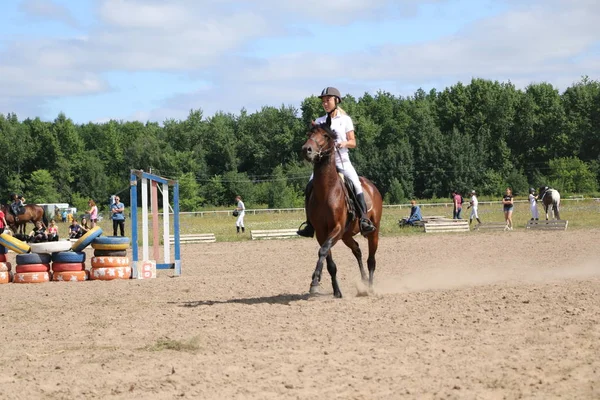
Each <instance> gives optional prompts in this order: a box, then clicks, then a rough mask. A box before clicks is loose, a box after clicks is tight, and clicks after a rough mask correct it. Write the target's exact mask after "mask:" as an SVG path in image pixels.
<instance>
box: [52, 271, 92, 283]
mask: <svg viewBox="0 0 600 400" xmlns="http://www.w3.org/2000/svg"><path fill="white" fill-rule="evenodd" d="M88 278H89V273H88V271H62V272H55V273H53V274H52V280H53V281H61V282H83V281H87V280H88Z"/></svg>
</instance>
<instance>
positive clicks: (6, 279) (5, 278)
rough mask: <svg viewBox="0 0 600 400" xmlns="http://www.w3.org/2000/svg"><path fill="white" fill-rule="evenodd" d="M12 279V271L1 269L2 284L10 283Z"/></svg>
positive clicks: (0, 282)
mask: <svg viewBox="0 0 600 400" xmlns="http://www.w3.org/2000/svg"><path fill="white" fill-rule="evenodd" d="M11 281H12V272H10V271H0V285H1V284H3V283H10V282H11Z"/></svg>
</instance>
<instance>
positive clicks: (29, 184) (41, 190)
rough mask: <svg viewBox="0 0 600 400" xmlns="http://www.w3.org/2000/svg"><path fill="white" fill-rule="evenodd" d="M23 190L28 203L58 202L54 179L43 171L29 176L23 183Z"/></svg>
mask: <svg viewBox="0 0 600 400" xmlns="http://www.w3.org/2000/svg"><path fill="white" fill-rule="evenodd" d="M25 190H26V196H25V197H26V198H27V201H28V202H29V203H57V202H58V201H59V200H60V196H59V194H58V191H57V190H56V183H55V182H54V178H53V177H52V175H51V174H50V172H48V171H47V170H45V169H40V170H38V171H35V172H34V173H32V174H31V177H30V178H29V179H28V180H27V181H26V183H25Z"/></svg>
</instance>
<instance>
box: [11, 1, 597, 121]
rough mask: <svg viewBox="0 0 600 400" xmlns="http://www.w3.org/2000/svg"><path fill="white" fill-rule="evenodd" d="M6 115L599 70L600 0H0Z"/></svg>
mask: <svg viewBox="0 0 600 400" xmlns="http://www.w3.org/2000/svg"><path fill="white" fill-rule="evenodd" d="M1 5H2V24H0V114H8V113H16V114H17V116H18V118H19V119H21V120H22V119H25V118H35V117H40V118H41V119H43V120H50V121H51V120H54V118H56V116H57V115H58V114H59V113H60V112H63V113H65V115H66V116H67V117H69V118H71V119H72V120H73V121H75V122H76V123H87V122H95V123H101V122H105V121H109V120H111V119H115V120H125V121H130V120H139V121H142V122H146V121H156V122H162V121H165V120H167V119H175V120H183V119H185V118H186V117H187V116H188V114H189V112H190V110H192V109H194V110H196V109H201V110H203V113H204V116H205V117H210V116H212V115H214V114H215V113H216V112H218V111H224V112H229V113H233V114H239V112H240V111H241V110H242V109H246V110H247V111H248V112H254V111H257V110H260V109H261V108H262V107H263V106H274V107H280V106H282V105H286V106H288V105H291V106H295V107H299V105H300V103H301V102H302V101H303V100H304V99H305V98H306V97H308V96H311V95H318V94H319V93H320V92H321V90H322V89H323V88H324V87H326V86H335V87H337V88H338V89H340V91H341V92H342V94H351V95H353V96H355V97H356V98H359V97H361V96H363V95H364V94H365V93H367V92H368V93H371V94H376V93H377V92H378V91H386V92H389V93H392V94H394V95H397V96H410V95H412V94H414V92H415V91H416V90H417V89H418V88H423V89H424V90H426V91H429V90H430V89H432V88H436V89H444V88H446V87H448V86H451V85H454V84H456V83H457V82H459V81H460V82H463V83H468V82H470V80H471V79H472V78H485V79H491V80H498V81H504V82H506V81H511V82H512V83H514V84H515V85H516V86H517V87H519V88H525V87H526V86H527V85H529V84H531V83H536V82H549V83H551V84H553V85H554V86H555V87H557V88H558V89H559V90H564V89H566V88H567V87H568V86H570V85H572V84H573V83H574V82H576V81H578V80H580V78H581V77H582V76H584V75H587V76H589V77H590V78H591V79H595V80H598V79H599V75H600V1H598V0H519V1H517V0H390V1H388V0H328V1H327V0H170V1H166V0H2V1H1Z"/></svg>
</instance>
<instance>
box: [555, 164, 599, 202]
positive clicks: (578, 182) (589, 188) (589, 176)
mask: <svg viewBox="0 0 600 400" xmlns="http://www.w3.org/2000/svg"><path fill="white" fill-rule="evenodd" d="M548 166H549V167H550V173H549V176H548V178H549V180H550V186H552V187H555V188H557V189H559V188H560V190H562V191H564V192H566V193H593V192H596V191H597V190H598V182H597V180H596V176H595V174H594V173H593V172H592V171H591V170H590V168H589V167H588V165H587V164H586V163H584V162H583V161H581V160H580V159H579V158H577V157H563V158H556V159H552V160H550V161H549V162H548Z"/></svg>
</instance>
